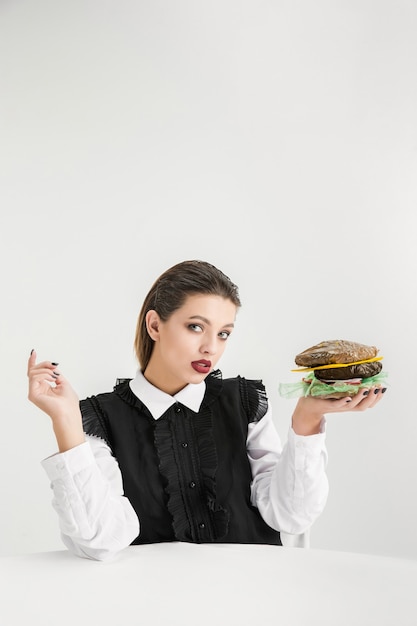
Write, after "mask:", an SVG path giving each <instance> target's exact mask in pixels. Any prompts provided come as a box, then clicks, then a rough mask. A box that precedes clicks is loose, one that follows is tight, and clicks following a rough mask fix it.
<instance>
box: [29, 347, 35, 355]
mask: <svg viewBox="0 0 417 626" xmlns="http://www.w3.org/2000/svg"><path fill="white" fill-rule="evenodd" d="M34 351H35V348H32V350H31V351H30V356H32V354H33V353H34Z"/></svg>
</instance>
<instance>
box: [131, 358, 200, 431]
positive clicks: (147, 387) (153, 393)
mask: <svg viewBox="0 0 417 626" xmlns="http://www.w3.org/2000/svg"><path fill="white" fill-rule="evenodd" d="M129 386H130V389H131V390H132V391H133V393H134V394H135V396H136V397H137V398H139V400H141V402H143V404H144V405H145V406H146V407H147V408H148V409H149V411H150V412H151V414H152V417H153V418H154V419H156V420H157V419H159V418H160V417H161V415H163V414H164V413H165V411H166V410H167V409H169V407H170V406H172V405H173V404H175V403H176V402H181V404H184V406H186V407H188V408H189V409H191V410H192V411H194V412H195V413H198V411H199V409H200V405H201V403H202V401H203V397H204V393H205V391H206V384H205V382H204V381H202V382H201V383H197V384H195V385H194V384H189V385H187V386H186V387H184V389H181V391H179V392H178V393H176V394H175V395H174V396H170V395H169V394H168V393H165V392H164V391H161V390H160V389H158V387H154V385H151V383H150V382H149V381H148V380H146V378H145V377H144V375H143V374H142V372H141V371H140V370H138V372H137V374H136V377H135V378H133V379H132V380H131V381H130V383H129Z"/></svg>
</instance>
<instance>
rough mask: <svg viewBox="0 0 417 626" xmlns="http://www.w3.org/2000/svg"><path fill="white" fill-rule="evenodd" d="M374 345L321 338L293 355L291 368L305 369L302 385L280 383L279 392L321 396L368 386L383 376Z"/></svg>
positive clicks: (350, 393) (338, 395)
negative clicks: (293, 363) (293, 361)
mask: <svg viewBox="0 0 417 626" xmlns="http://www.w3.org/2000/svg"><path fill="white" fill-rule="evenodd" d="M378 352H379V350H378V348H376V347H375V346H367V345H365V344H362V343H357V342H355V341H346V340H344V339H334V340H330V341H322V342H321V343H318V344H317V345H315V346H311V348H307V349H306V350H304V351H303V352H300V353H299V354H297V356H296V357H295V363H296V365H299V366H301V367H300V368H299V369H296V370H292V371H293V372H305V373H306V376H305V377H304V378H303V379H302V385H301V386H300V384H299V383H296V384H287V385H285V384H284V385H280V393H281V395H286V396H287V397H295V396H296V395H298V396H300V395H312V396H320V397H322V398H326V397H327V398H341V397H344V396H354V395H356V394H357V393H358V391H359V389H361V388H363V387H372V386H373V385H376V384H379V383H380V381H381V380H382V379H384V378H385V373H381V372H382V363H381V360H382V358H383V357H381V356H378Z"/></svg>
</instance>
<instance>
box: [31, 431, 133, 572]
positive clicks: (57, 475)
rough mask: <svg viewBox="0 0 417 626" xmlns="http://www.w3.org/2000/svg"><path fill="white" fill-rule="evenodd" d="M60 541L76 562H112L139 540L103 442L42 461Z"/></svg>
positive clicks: (118, 476)
mask: <svg viewBox="0 0 417 626" xmlns="http://www.w3.org/2000/svg"><path fill="white" fill-rule="evenodd" d="M42 466H43V468H44V469H45V471H46V473H47V475H48V477H49V479H50V481H51V487H52V490H53V500H52V504H53V507H54V509H55V510H56V511H57V513H58V517H59V525H60V529H61V535H62V540H63V542H64V543H65V545H66V546H67V548H68V549H69V550H71V551H72V552H73V553H74V554H76V555H77V556H81V557H85V558H91V559H96V560H105V559H109V558H112V557H113V556H114V555H115V554H116V553H117V552H119V551H120V550H122V549H123V548H125V547H127V546H128V545H130V543H131V542H132V541H133V540H134V539H135V538H136V537H137V536H138V534H139V521H138V518H137V515H136V513H135V511H134V509H133V508H132V506H131V504H130V502H129V500H128V499H127V498H126V497H125V496H124V495H123V485H122V479H121V474H120V470H119V466H118V463H117V461H116V459H115V458H114V457H113V456H112V454H111V452H110V449H109V448H108V446H107V445H106V444H105V442H104V441H102V440H101V439H99V438H98V437H90V436H87V437H86V442H85V443H83V444H81V445H79V446H77V447H75V448H72V449H71V450H68V451H67V452H63V453H59V454H55V455H54V456H51V457H49V458H47V459H45V460H44V461H42Z"/></svg>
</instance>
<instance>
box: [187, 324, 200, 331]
mask: <svg viewBox="0 0 417 626" xmlns="http://www.w3.org/2000/svg"><path fill="white" fill-rule="evenodd" d="M188 328H189V329H190V330H192V331H193V332H195V333H202V332H203V328H202V326H200V324H188Z"/></svg>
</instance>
